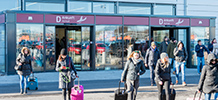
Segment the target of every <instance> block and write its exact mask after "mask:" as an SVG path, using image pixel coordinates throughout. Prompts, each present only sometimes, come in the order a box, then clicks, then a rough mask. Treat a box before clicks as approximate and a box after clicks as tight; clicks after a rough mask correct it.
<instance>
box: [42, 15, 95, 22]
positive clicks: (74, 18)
mask: <svg viewBox="0 0 218 100" xmlns="http://www.w3.org/2000/svg"><path fill="white" fill-rule="evenodd" d="M45 23H76V24H94V16H88V15H45Z"/></svg>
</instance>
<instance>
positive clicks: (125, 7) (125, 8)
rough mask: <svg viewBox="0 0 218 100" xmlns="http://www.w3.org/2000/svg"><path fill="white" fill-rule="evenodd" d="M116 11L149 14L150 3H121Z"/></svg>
mask: <svg viewBox="0 0 218 100" xmlns="http://www.w3.org/2000/svg"><path fill="white" fill-rule="evenodd" d="M118 9H119V11H118V13H120V14H151V7H150V5H146V4H127V3H121V4H120V6H119V8H118Z"/></svg>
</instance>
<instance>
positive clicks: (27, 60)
mask: <svg viewBox="0 0 218 100" xmlns="http://www.w3.org/2000/svg"><path fill="white" fill-rule="evenodd" d="M16 64H17V65H18V66H21V70H17V73H18V75H19V76H20V94H23V93H24V94H27V84H28V78H29V75H30V74H31V73H32V57H31V56H30V50H29V49H28V48H27V47H23V49H22V50H21V53H20V54H19V55H18V56H17V59H16Z"/></svg>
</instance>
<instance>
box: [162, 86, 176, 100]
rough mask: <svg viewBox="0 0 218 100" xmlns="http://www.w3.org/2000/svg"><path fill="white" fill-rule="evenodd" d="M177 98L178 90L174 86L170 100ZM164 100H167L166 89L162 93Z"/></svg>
mask: <svg viewBox="0 0 218 100" xmlns="http://www.w3.org/2000/svg"><path fill="white" fill-rule="evenodd" d="M175 98H176V90H175V89H174V86H172V88H171V89H170V100H175ZM162 100H166V94H165V89H163V91H162Z"/></svg>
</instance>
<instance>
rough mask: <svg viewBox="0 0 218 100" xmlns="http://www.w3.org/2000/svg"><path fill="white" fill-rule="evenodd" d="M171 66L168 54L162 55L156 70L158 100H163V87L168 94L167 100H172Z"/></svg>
mask: <svg viewBox="0 0 218 100" xmlns="http://www.w3.org/2000/svg"><path fill="white" fill-rule="evenodd" d="M170 73H171V64H170V63H169V57H168V55H167V53H161V55H160V59H159V60H158V61H157V65H156V68H155V82H156V84H157V89H158V100H162V91H163V87H164V88H165V92H166V100H170V84H171V75H170Z"/></svg>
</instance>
